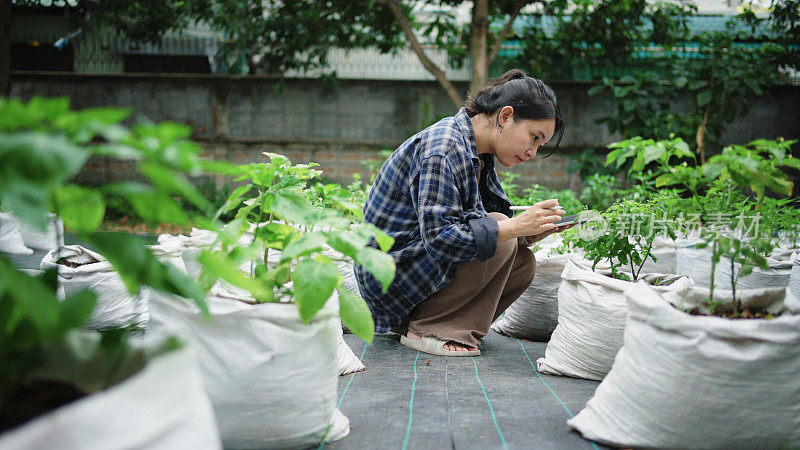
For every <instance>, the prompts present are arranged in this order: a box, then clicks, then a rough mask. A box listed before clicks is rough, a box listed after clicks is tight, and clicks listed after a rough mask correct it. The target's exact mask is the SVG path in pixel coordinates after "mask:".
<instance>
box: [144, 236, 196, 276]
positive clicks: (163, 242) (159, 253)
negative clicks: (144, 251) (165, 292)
mask: <svg viewBox="0 0 800 450" xmlns="http://www.w3.org/2000/svg"><path fill="white" fill-rule="evenodd" d="M147 247H148V248H149V249H150V251H152V252H153V255H155V257H156V258H158V260H159V261H160V262H161V263H163V264H169V265H171V266H172V267H174V268H176V269H178V270H179V271H181V272H182V273H188V272H187V270H186V265H185V264H184V263H183V242H181V239H180V238H179V237H178V236H173V235H171V234H162V235H159V236H158V244H156V245H149V246H147Z"/></svg>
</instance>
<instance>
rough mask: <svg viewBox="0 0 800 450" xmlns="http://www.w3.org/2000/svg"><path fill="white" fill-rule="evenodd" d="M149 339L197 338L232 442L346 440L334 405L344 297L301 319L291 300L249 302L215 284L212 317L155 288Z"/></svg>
mask: <svg viewBox="0 0 800 450" xmlns="http://www.w3.org/2000/svg"><path fill="white" fill-rule="evenodd" d="M148 292H149V293H150V297H151V298H150V302H151V310H152V316H151V321H150V326H149V328H148V330H147V334H146V336H145V338H146V339H150V338H156V339H160V338H161V336H163V335H167V334H172V335H177V336H179V337H181V338H183V339H184V340H186V341H188V342H190V343H191V345H192V346H193V347H194V349H195V350H196V352H197V355H198V360H199V362H200V369H201V373H202V375H203V380H204V382H205V385H206V389H207V391H208V394H209V397H211V402H212V404H213V405H214V411H215V413H216V417H217V423H218V426H219V431H220V435H221V436H222V441H223V444H224V446H225V447H226V448H298V447H301V448H302V447H308V446H312V445H318V444H320V443H321V442H323V441H325V442H330V441H335V440H338V439H342V438H344V437H345V436H347V435H348V434H349V432H350V426H349V421H348V419H347V418H346V417H345V416H344V415H343V414H342V413H341V412H340V411H339V409H338V408H337V407H336V397H337V373H336V336H337V328H338V327H339V320H338V308H339V302H338V299H337V298H336V297H335V296H334V297H332V298H331V299H329V301H328V302H327V303H326V305H325V306H324V307H323V308H322V309H321V310H320V311H319V312H318V313H317V314H316V316H314V319H313V320H312V321H311V323H309V324H307V325H306V324H303V323H302V321H301V320H300V315H299V313H298V312H297V305H295V304H293V303H264V304H259V305H251V304H247V303H244V302H242V301H239V300H238V298H245V297H239V296H238V295H237V294H234V293H232V292H229V291H227V290H225V289H223V288H221V287H220V285H217V286H216V287H215V288H214V289H213V290H212V294H211V295H209V296H208V297H207V298H206V301H207V303H208V307H209V309H210V311H211V316H212V318H213V319H212V320H211V321H207V320H205V319H203V317H202V315H201V313H200V310H199V308H198V307H197V306H196V305H195V304H193V303H191V302H190V301H188V300H185V299H182V298H177V297H174V296H168V295H165V294H163V293H160V292H157V291H154V290H149V291H148Z"/></svg>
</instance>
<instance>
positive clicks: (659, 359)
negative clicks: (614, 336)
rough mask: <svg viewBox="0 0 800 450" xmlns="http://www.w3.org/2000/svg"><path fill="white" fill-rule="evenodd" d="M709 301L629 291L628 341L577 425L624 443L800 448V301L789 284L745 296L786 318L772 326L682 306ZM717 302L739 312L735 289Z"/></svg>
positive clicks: (703, 293)
mask: <svg viewBox="0 0 800 450" xmlns="http://www.w3.org/2000/svg"><path fill="white" fill-rule="evenodd" d="M717 294H719V295H717ZM708 295H709V292H708V290H707V289H701V288H694V287H690V288H686V289H683V290H681V291H671V292H661V293H659V292H658V291H657V290H655V289H653V288H651V287H650V286H647V285H646V284H645V283H637V284H636V286H634V287H633V288H632V289H630V290H628V291H627V292H626V293H625V297H626V299H627V301H628V305H629V308H630V313H629V314H628V323H627V327H626V329H625V344H624V346H623V347H622V349H621V350H620V352H619V354H618V355H617V359H616V362H615V363H614V367H613V368H612V369H611V372H609V374H608V376H607V377H606V378H605V380H603V382H602V383H600V385H599V386H598V387H597V390H596V391H595V395H594V397H592V399H591V400H589V402H587V404H586V408H585V409H584V410H583V411H581V412H580V414H578V415H577V416H575V418H573V419H570V420H569V421H568V422H567V423H568V424H569V426H571V427H572V428H574V429H577V430H578V431H579V432H580V433H581V434H582V435H583V436H584V437H586V438H588V439H592V440H595V441H598V442H601V443H604V444H610V445H617V446H622V447H634V448H741V449H750V448H797V447H798V446H800V377H798V376H797V368H798V367H800V306H798V304H797V300H796V299H795V298H794V297H792V296H791V294H788V293H787V289H785V288H783V289H781V288H773V289H758V290H751V291H742V292H741V294H739V293H738V292H737V296H738V295H741V300H742V304H743V307H750V308H755V307H759V306H760V307H766V308H767V311H768V312H771V313H773V314H779V313H780V316H778V317H776V318H775V319H771V320H766V319H755V320H730V319H724V318H721V317H711V316H698V315H690V314H687V313H685V312H683V311H682V310H680V309H678V308H681V309H684V308H697V309H703V308H705V306H704V305H705V299H707V298H708ZM715 299H716V300H721V301H723V302H725V301H727V303H726V304H727V305H728V307H730V303H731V295H730V292H729V291H728V292H719V291H715ZM673 305H675V306H677V307H678V308H676V307H674V306H673Z"/></svg>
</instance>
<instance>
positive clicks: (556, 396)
mask: <svg viewBox="0 0 800 450" xmlns="http://www.w3.org/2000/svg"><path fill="white" fill-rule="evenodd" d="M514 340H515V341H517V343H519V346H520V347H521V348H522V353H525V357H526V358H528V362H529V363H530V364H531V367H532V368H533V372H534V373H536V376H537V377H539V381H541V382H542V384H544V387H546V388H547V390H548V391H550V393H551V394H553V397H555V398H556V400H558V403H561V406H563V407H564V409H565V410H566V411H567V414H569V417H570V418H572V417H575V416H574V415H573V414H572V411H570V410H569V408H567V405H565V404H564V402H562V401H561V399H560V398H559V397H558V395H556V393H555V392H553V390H552V389H550V386H549V385H548V384H547V383H546V382H545V381H544V380H543V379H542V376H541V375H539V371H538V370H536V366H534V365H533V361H531V357H530V356H528V352H527V351H526V350H525V346H524V345H522V341H520V340H519V339H516V338H515V339H514ZM589 442H590V443H591V444H592V447H594V448H596V449H598V448H599V447H597V444H595V443H594V442H592V441H589Z"/></svg>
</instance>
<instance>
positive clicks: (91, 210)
mask: <svg viewBox="0 0 800 450" xmlns="http://www.w3.org/2000/svg"><path fill="white" fill-rule="evenodd" d="M129 114H130V112H129V111H127V110H121V109H109V108H94V109H87V110H82V111H72V110H70V109H69V100H68V99H66V98H57V99H44V98H38V97H36V98H34V99H32V100H31V101H30V102H28V103H23V102H20V101H15V100H6V99H2V98H0V203H2V205H3V208H5V209H7V210H8V211H10V212H12V213H13V214H15V215H16V216H18V217H19V218H20V219H21V220H22V221H24V222H25V223H26V224H28V225H30V226H32V227H36V228H38V229H41V230H43V229H44V228H45V226H46V224H47V220H48V218H47V213H48V211H50V212H54V213H56V214H57V215H58V216H59V217H60V218H61V219H62V220H63V221H64V223H65V226H66V227H68V228H69V229H70V230H72V231H73V232H74V233H75V234H76V235H77V237H78V238H79V239H80V240H81V241H83V242H87V243H88V244H89V245H91V246H93V247H94V248H95V249H97V250H98V252H100V253H101V254H103V255H104V256H105V257H106V258H107V259H108V260H109V262H110V263H111V264H112V265H113V266H114V267H115V269H116V270H117V272H118V273H119V275H120V276H121V278H122V280H123V281H124V282H125V284H126V286H127V288H128V290H129V291H130V292H131V293H132V294H133V293H137V292H138V291H139V289H140V288H141V287H142V286H151V287H153V288H155V289H158V290H162V291H165V292H168V293H170V294H176V295H180V296H183V297H188V298H191V299H193V300H194V301H195V302H196V303H197V304H198V305H199V306H200V308H201V309H203V310H204V311H206V304H205V301H204V292H203V291H202V289H200V288H199V287H198V286H197V285H196V284H195V283H194V281H193V280H191V279H190V278H189V277H188V276H187V275H185V274H183V273H181V272H180V271H178V270H177V269H175V268H173V267H172V266H171V265H164V264H162V263H160V262H159V261H158V259H157V258H156V257H155V256H154V255H153V253H152V252H151V251H150V250H149V249H147V248H146V247H144V246H143V245H142V243H141V242H140V241H139V239H137V238H136V237H135V236H131V235H128V234H122V233H98V232H97V229H98V227H99V226H100V224H101V222H102V220H103V216H104V212H105V210H106V205H107V204H108V203H109V202H110V201H112V200H114V199H117V200H121V201H125V202H126V203H127V204H129V205H131V207H132V208H133V209H134V210H135V211H136V213H137V214H139V215H140V216H141V217H143V218H144V219H145V220H147V221H149V222H152V223H160V222H165V223H174V224H187V223H189V221H192V222H195V223H200V222H202V223H206V224H207V225H208V226H209V227H215V225H214V223H213V222H212V221H211V220H210V215H211V213H212V212H213V210H212V208H211V205H210V204H209V202H208V201H207V200H206V199H205V198H203V196H202V195H200V194H199V193H198V191H197V189H196V188H195V187H194V185H193V184H192V183H190V182H189V181H188V177H189V176H195V175H200V174H202V173H203V171H204V169H206V168H213V167H215V166H218V165H219V164H209V163H206V162H204V161H202V160H200V158H199V157H198V155H199V153H200V151H201V149H200V148H199V146H197V145H196V144H193V143H192V142H191V141H189V140H188V137H189V135H190V133H191V130H190V129H189V128H188V127H185V126H182V125H177V124H173V123H160V124H136V125H133V126H132V127H131V128H128V127H126V126H123V125H121V122H122V120H123V119H125V118H126V117H127V116H128V115H129ZM91 156H104V157H109V158H111V159H113V160H123V161H124V162H125V163H128V164H131V165H132V166H133V168H134V169H135V171H136V172H137V173H138V174H141V176H142V178H143V179H144V180H145V181H146V182H125V183H110V184H106V185H102V186H99V187H88V186H81V185H78V184H76V183H74V182H72V181H71V180H72V179H73V178H74V176H75V175H76V174H77V173H78V171H80V169H81V168H82V167H83V165H84V163H85V162H86V161H87V160H88V159H89V157H91ZM176 197H180V198H183V199H186V200H187V201H189V202H191V203H192V204H193V205H194V206H195V207H196V209H197V211H199V212H200V214H198V215H197V216H191V215H190V214H187V213H186V212H184V211H183V210H182V209H181V208H180V206H179V205H178V204H177V203H176V201H175V200H174V198H176ZM56 276H57V275H56V273H55V271H47V272H45V273H44V274H43V275H40V276H31V275H29V274H27V273H25V272H23V271H21V270H20V269H19V268H17V267H16V266H15V265H14V264H12V263H11V261H10V260H9V259H8V258H6V257H5V256H3V255H0V311H1V313H0V378H2V380H0V407H2V409H3V410H4V411H8V410H7V409H6V408H13V404H12V403H10V401H12V400H13V401H23V403H24V398H25V397H24V394H26V393H30V392H28V390H27V389H28V388H29V387H30V386H31V385H37V384H39V383H45V384H47V383H53V382H58V383H62V384H64V385H68V386H71V387H72V389H73V391H74V389H78V391H77V393H76V392H73V394H75V395H78V396H80V395H82V394H85V393H87V392H91V391H92V390H96V389H101V388H103V387H105V386H108V385H109V384H112V383H114V382H115V381H117V380H119V379H121V378H122V377H124V376H125V375H126V374H129V373H131V371H132V370H135V368H137V367H141V364H142V361H143V360H142V356H141V352H136V351H134V350H133V349H131V348H129V347H128V346H127V345H126V343H125V341H124V337H123V336H122V332H121V331H119V330H117V331H112V332H110V333H109V334H105V335H103V337H102V339H100V338H99V337H98V336H96V335H94V336H89V337H85V336H83V337H82V336H81V331H80V328H81V327H82V326H83V325H84V324H85V323H86V320H87V319H88V317H89V314H90V313H91V312H92V309H93V307H94V304H95V301H96V297H95V295H94V293H92V292H90V291H87V290H82V291H79V292H76V293H73V294H71V295H69V296H67V297H66V298H65V299H63V301H59V299H58V298H57V296H56ZM90 334H91V333H90ZM137 355H138V356H137ZM137 361H138V362H137ZM137 364H138V365H137ZM92 368H93V369H92ZM86 370H91V371H92V372H93V373H92V376H93V378H95V376H97V377H99V380H98V381H92V382H91V386H88V387H87V385H88V382H89V381H90V380H89V378H87V374H86ZM70 395H72V394H70ZM20 396H22V397H20ZM20 398H23V400H20ZM70 398H74V395H72V396H71V397H70ZM55 406H58V405H49V406H48V407H55ZM38 412H42V411H38Z"/></svg>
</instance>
